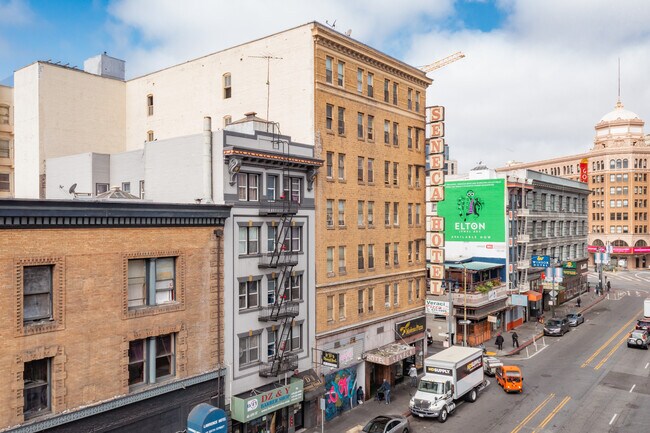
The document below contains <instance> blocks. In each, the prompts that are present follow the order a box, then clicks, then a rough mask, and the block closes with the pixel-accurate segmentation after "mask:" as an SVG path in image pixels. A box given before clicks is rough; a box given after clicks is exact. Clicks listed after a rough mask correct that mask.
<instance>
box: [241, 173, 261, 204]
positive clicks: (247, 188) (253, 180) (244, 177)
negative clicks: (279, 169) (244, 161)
mask: <svg viewBox="0 0 650 433" xmlns="http://www.w3.org/2000/svg"><path fill="white" fill-rule="evenodd" d="M259 183H260V176H259V175H258V174H252V173H237V195H238V198H239V201H258V187H259Z"/></svg>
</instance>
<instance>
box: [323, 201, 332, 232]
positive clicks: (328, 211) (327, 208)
mask: <svg viewBox="0 0 650 433" xmlns="http://www.w3.org/2000/svg"><path fill="white" fill-rule="evenodd" d="M325 220H326V223H327V227H334V200H332V199H327V200H326V201H325Z"/></svg>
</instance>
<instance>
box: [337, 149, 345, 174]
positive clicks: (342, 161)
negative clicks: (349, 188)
mask: <svg viewBox="0 0 650 433" xmlns="http://www.w3.org/2000/svg"><path fill="white" fill-rule="evenodd" d="M338 171H339V180H345V154H344V153H339V167H338Z"/></svg>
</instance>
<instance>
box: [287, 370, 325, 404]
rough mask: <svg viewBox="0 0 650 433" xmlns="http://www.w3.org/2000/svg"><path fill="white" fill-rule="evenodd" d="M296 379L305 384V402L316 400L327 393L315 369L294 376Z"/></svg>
mask: <svg viewBox="0 0 650 433" xmlns="http://www.w3.org/2000/svg"><path fill="white" fill-rule="evenodd" d="M294 377H297V378H299V379H302V380H303V382H304V386H303V392H304V398H305V400H314V399H316V398H318V397H320V396H322V395H323V394H324V393H325V386H324V385H323V382H321V380H320V377H318V374H316V372H315V371H314V370H313V369H311V368H310V369H309V370H305V371H301V372H299V373H298V374H294Z"/></svg>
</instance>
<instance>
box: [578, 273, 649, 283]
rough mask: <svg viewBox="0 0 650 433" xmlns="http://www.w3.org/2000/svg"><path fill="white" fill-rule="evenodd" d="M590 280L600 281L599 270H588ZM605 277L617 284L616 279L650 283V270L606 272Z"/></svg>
mask: <svg viewBox="0 0 650 433" xmlns="http://www.w3.org/2000/svg"><path fill="white" fill-rule="evenodd" d="M587 275H588V277H589V281H590V282H593V281H598V272H588V273H587ZM604 277H606V278H607V280H609V281H611V283H612V284H614V285H615V282H616V281H630V282H637V283H639V282H640V283H650V271H640V272H615V273H612V272H606V273H605V274H604Z"/></svg>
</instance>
